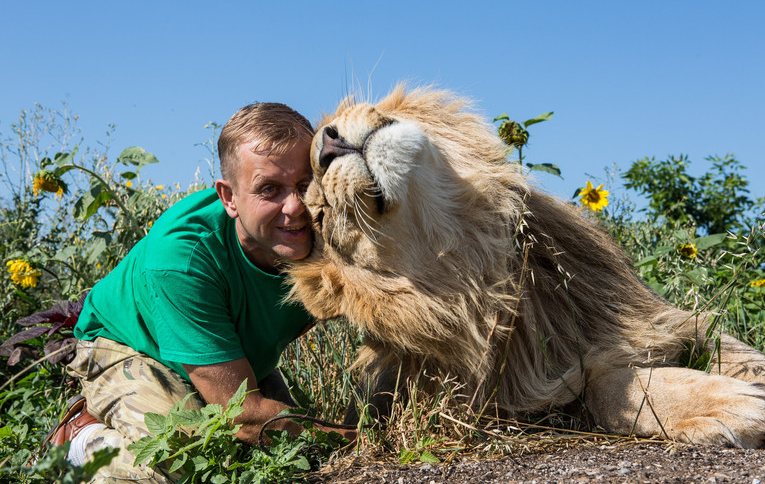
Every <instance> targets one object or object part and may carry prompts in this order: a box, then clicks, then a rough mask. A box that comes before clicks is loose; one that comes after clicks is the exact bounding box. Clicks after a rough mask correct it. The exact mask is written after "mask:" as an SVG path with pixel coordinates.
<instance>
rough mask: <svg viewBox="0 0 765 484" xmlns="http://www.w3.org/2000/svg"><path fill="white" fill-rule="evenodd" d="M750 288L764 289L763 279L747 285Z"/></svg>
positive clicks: (764, 281) (764, 280)
mask: <svg viewBox="0 0 765 484" xmlns="http://www.w3.org/2000/svg"><path fill="white" fill-rule="evenodd" d="M749 286H751V287H755V286H757V287H765V279H760V280H758V281H752V283H751V284H749Z"/></svg>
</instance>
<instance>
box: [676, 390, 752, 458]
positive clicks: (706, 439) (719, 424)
mask: <svg viewBox="0 0 765 484" xmlns="http://www.w3.org/2000/svg"><path fill="white" fill-rule="evenodd" d="M723 378H724V377H723ZM725 380H727V381H722V382H716V383H721V385H725V386H727V387H728V388H725V389H723V388H719V390H720V391H719V393H717V394H710V395H708V396H707V398H706V399H704V400H702V401H701V402H699V404H698V407H697V412H694V413H698V414H699V416H694V417H689V418H686V419H683V420H681V421H679V422H678V423H677V424H675V425H673V426H672V433H673V434H674V436H675V437H676V438H677V439H678V440H681V441H683V442H688V443H693V444H712V445H726V446H733V447H743V448H756V447H763V443H765V385H762V384H758V383H745V382H740V381H738V380H733V379H725ZM726 384H727V385H726Z"/></svg>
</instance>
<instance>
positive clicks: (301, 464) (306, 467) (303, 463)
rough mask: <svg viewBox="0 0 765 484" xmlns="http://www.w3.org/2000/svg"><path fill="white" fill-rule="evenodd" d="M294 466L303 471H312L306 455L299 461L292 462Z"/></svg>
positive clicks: (298, 459) (299, 458)
mask: <svg viewBox="0 0 765 484" xmlns="http://www.w3.org/2000/svg"><path fill="white" fill-rule="evenodd" d="M292 465H293V466H294V467H297V468H298V469H300V470H301V471H310V470H311V464H310V463H309V462H308V459H306V458H305V456H304V455H301V456H300V457H298V458H297V459H295V460H293V461H292Z"/></svg>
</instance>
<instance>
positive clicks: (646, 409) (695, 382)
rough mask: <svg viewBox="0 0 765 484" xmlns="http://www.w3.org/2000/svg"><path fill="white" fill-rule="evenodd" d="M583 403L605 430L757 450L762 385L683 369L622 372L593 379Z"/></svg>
mask: <svg viewBox="0 0 765 484" xmlns="http://www.w3.org/2000/svg"><path fill="white" fill-rule="evenodd" d="M585 402H586V403H587V407H588V409H589V410H590V412H592V414H593V416H594V418H595V420H596V421H597V423H598V424H600V425H601V426H603V427H604V428H605V429H606V430H608V431H609V432H615V433H620V434H630V433H631V434H634V435H638V436H646V437H647V436H652V435H660V436H664V437H666V438H670V439H677V440H680V441H683V442H689V443H697V444H717V445H732V446H736V447H760V446H762V444H763V438H765V385H762V384H759V383H747V382H744V381H741V380H737V379H734V378H730V377H727V376H722V375H709V374H707V373H704V372H701V371H696V370H690V369H687V368H624V369H615V370H611V371H605V372H601V373H600V374H594V375H592V377H591V379H589V380H588V382H587V388H586V392H585Z"/></svg>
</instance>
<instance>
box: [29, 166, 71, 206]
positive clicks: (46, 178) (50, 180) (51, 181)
mask: <svg viewBox="0 0 765 484" xmlns="http://www.w3.org/2000/svg"><path fill="white" fill-rule="evenodd" d="M40 190H42V191H44V192H50V193H55V194H56V198H58V199H59V200H61V197H63V196H64V194H65V193H68V192H69V189H68V187H67V186H66V183H64V180H62V179H61V178H60V177H59V176H58V175H56V174H55V173H53V172H52V171H50V170H45V169H42V170H40V171H38V172H37V174H36V175H35V181H34V184H33V185H32V192H34V194H35V196H37V195H38V194H39V193H40Z"/></svg>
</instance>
